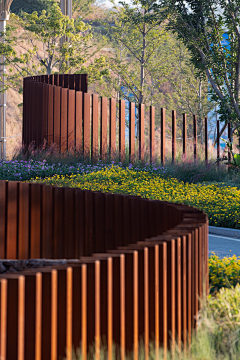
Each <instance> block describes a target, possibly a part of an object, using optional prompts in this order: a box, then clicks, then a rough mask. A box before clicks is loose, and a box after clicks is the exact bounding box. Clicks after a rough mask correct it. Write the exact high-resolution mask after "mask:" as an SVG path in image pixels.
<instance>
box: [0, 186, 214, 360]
mask: <svg viewBox="0 0 240 360" xmlns="http://www.w3.org/2000/svg"><path fill="white" fill-rule="evenodd" d="M0 258H2V259H28V258H51V259H60V258H66V259H69V262H68V265H67V266H58V267H57V266H53V267H45V268H39V269H34V270H26V271H22V272H19V273H15V274H5V275H2V276H1V277H0V358H1V360H6V359H7V360H15V359H16V360H17V359H18V360H23V359H25V360H33V359H36V360H37V359H38V360H40V359H42V360H58V359H62V358H64V357H65V356H66V358H67V359H68V360H70V359H72V351H73V350H74V351H75V350H76V349H77V348H78V347H79V346H80V345H81V354H82V358H83V359H84V360H85V359H87V353H88V352H89V351H90V347H91V345H93V344H94V345H95V350H94V352H95V355H96V359H100V355H99V353H100V350H102V349H103V345H102V344H105V346H106V348H107V350H108V356H107V355H106V357H105V358H108V359H113V355H112V350H113V344H115V345H116V349H115V351H116V355H117V358H119V359H124V356H125V354H126V353H128V352H130V351H133V356H134V359H138V351H139V348H138V343H139V339H142V340H143V344H144V351H145V358H146V359H147V358H148V352H149V343H150V342H152V343H153V345H154V351H155V352H156V354H158V352H159V347H163V348H164V349H165V350H166V349H167V347H169V346H170V344H172V346H173V347H174V346H179V345H180V342H181V341H182V342H183V344H184V346H185V347H186V346H187V342H188V341H190V339H191V331H192V329H193V328H195V327H196V319H195V316H196V314H197V312H198V309H199V306H200V303H199V299H201V298H202V296H203V293H205V292H207V291H208V220H207V216H206V215H205V214H204V213H203V212H201V211H199V210H197V209H195V208H192V207H188V206H185V205H178V204H171V203H167V202H161V201H152V200H148V199H141V198H138V197H133V196H126V195H117V194H104V193H100V192H92V191H87V190H85V191H83V190H80V189H68V188H57V187H54V186H47V185H39V184H29V183H20V182H19V183H18V182H11V181H0ZM73 259H78V260H77V261H76V260H75V261H73Z"/></svg>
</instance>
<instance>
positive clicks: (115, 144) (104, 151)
mask: <svg viewBox="0 0 240 360" xmlns="http://www.w3.org/2000/svg"><path fill="white" fill-rule="evenodd" d="M126 104H127V106H128V105H129V109H128V111H127V114H126ZM144 111H145V107H144V105H143V104H140V105H139V106H138V119H137V117H136V105H135V103H127V102H126V101H125V100H120V101H119V103H118V104H117V102H116V100H115V99H113V98H111V99H107V98H106V97H101V98H100V102H99V96H98V95H96V94H89V93H87V75H61V74H60V75H59V74H54V75H42V76H35V77H28V78H25V79H24V85H23V145H24V146H26V147H28V146H29V145H30V144H31V143H32V142H33V141H34V142H35V145H36V147H39V146H41V145H42V144H43V142H44V140H45V141H46V142H47V145H48V146H49V145H51V144H52V143H55V144H56V145H57V146H58V148H59V150H60V151H61V152H65V151H68V150H71V149H76V150H78V151H79V152H80V153H81V154H82V155H83V156H84V157H85V158H90V159H92V160H95V159H97V158H102V159H104V158H106V157H107V156H110V158H112V159H113V160H116V158H117V159H119V160H120V161H123V160H124V159H125V157H126V153H128V156H129V161H130V162H131V161H135V160H138V159H139V160H142V161H145V160H147V161H150V162H154V161H155V159H156V158H158V157H159V153H160V159H161V162H162V163H163V164H164V163H165V158H166V148H167V147H166V140H167V139H166V111H165V109H164V108H161V114H160V131H159V132H158V137H159V139H157V136H156V134H157V131H156V122H155V107H154V106H150V109H149V117H148V121H146V117H145V114H144ZM117 114H118V116H117ZM126 119H127V122H128V129H127V131H126ZM203 121H204V124H203V129H204V132H203V136H202V140H203V144H204V149H205V150H204V152H205V154H204V156H205V160H206V161H208V147H209V145H208V120H207V118H206V117H205V119H204V120H203ZM136 122H137V123H138V138H137V139H136ZM147 122H148V123H147ZM171 123H172V129H171V138H170V140H171V151H172V160H173V162H174V161H175V158H176V145H177V124H176V111H175V110H173V111H172V115H171ZM219 126H220V124H219V121H218V122H217V128H218V133H219ZM191 127H192V142H193V149H192V150H191V151H193V157H194V159H196V158H197V139H198V135H197V117H196V116H195V115H194V116H193V120H192V121H191ZM227 131H228V138H229V139H230V138H231V128H230V124H229V126H228V130H227ZM168 140H169V139H168ZM136 142H137V145H138V149H136ZM188 142H189V141H188V138H187V115H186V114H183V117H182V154H183V156H185V155H186V154H187V143H188ZM126 149H127V151H126ZM159 150H161V151H159ZM201 151H202V150H201ZM219 156H220V139H219V138H218V141H217V158H219ZM229 156H230V153H229Z"/></svg>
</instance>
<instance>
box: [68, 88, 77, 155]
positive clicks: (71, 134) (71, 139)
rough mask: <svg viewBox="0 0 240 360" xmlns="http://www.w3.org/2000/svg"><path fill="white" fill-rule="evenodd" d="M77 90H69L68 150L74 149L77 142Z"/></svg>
mask: <svg viewBox="0 0 240 360" xmlns="http://www.w3.org/2000/svg"><path fill="white" fill-rule="evenodd" d="M75 129H76V126H75V90H70V89H69V90H68V150H74V149H75V146H76V143H75Z"/></svg>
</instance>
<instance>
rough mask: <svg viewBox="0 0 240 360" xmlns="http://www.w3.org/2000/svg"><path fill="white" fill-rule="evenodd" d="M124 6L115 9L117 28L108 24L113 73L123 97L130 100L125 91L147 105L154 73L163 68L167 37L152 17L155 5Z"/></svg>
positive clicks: (142, 3) (136, 3)
mask: <svg viewBox="0 0 240 360" xmlns="http://www.w3.org/2000/svg"><path fill="white" fill-rule="evenodd" d="M121 4H122V7H120V8H119V7H118V8H117V7H115V9H114V11H115V16H114V24H107V27H108V30H109V36H110V41H111V46H113V56H111V57H110V58H109V64H110V69H111V71H112V73H113V74H115V75H116V76H117V78H118V81H117V84H118V91H119V92H120V94H121V95H123V94H124V95H125V97H126V96H127V94H126V91H125V90H124V89H123V87H124V88H126V89H128V91H130V92H131V97H132V96H133V97H134V99H135V101H136V102H138V103H140V104H141V103H146V102H147V101H148V98H149V96H150V94H151V90H150V89H149V86H148V82H149V78H150V74H151V71H152V69H153V68H154V67H155V68H156V67H157V66H159V65H160V64H159V63H160V61H159V60H158V59H157V58H156V51H157V49H158V48H159V46H160V44H161V43H162V42H163V41H164V39H165V38H166V36H167V35H166V33H164V32H163V31H162V29H161V27H160V26H159V21H158V20H157V21H155V19H154V17H153V15H152V2H149V3H148V2H146V1H144V0H140V1H131V3H130V4H126V3H123V2H122V3H121ZM117 84H116V85H117Z"/></svg>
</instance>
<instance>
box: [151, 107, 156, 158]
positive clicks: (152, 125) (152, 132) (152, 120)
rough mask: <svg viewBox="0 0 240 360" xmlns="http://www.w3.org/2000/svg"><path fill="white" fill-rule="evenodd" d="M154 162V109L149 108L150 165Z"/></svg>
mask: <svg viewBox="0 0 240 360" xmlns="http://www.w3.org/2000/svg"><path fill="white" fill-rule="evenodd" d="M154 161H155V107H154V106H150V163H151V164H152V163H154Z"/></svg>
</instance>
